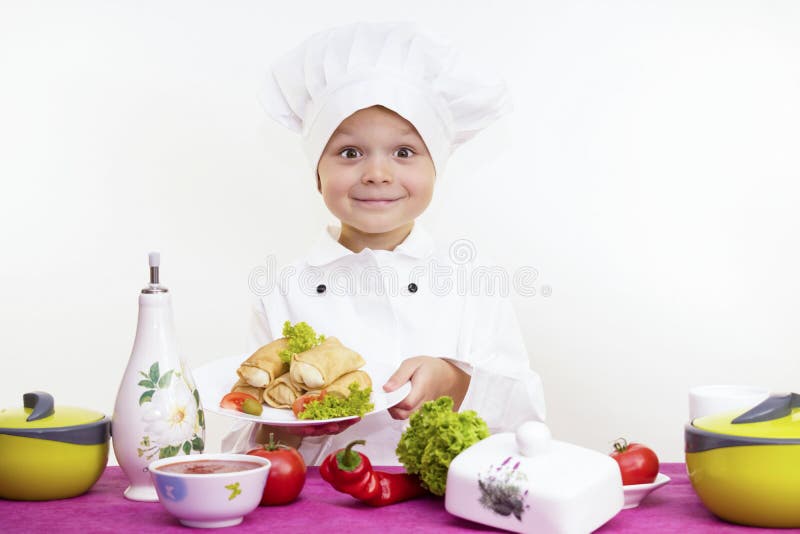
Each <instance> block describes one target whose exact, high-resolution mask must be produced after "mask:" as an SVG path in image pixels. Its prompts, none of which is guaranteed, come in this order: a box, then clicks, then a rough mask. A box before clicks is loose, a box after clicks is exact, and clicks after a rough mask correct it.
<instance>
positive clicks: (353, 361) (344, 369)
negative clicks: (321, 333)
mask: <svg viewBox="0 0 800 534" xmlns="http://www.w3.org/2000/svg"><path fill="white" fill-rule="evenodd" d="M365 363H366V362H365V361H364V358H362V357H361V355H360V354H358V353H357V352H356V351H354V350H351V349H348V348H347V347H345V346H344V345H342V343H341V341H339V340H338V339H336V338H335V337H328V338H325V341H323V342H322V343H320V344H319V345H317V346H316V347H313V348H311V349H308V350H307V351H305V352H301V353H298V354H295V355H294V356H292V364H291V368H290V371H289V374H291V376H292V379H293V380H294V381H295V382H297V383H298V384H301V385H303V386H305V387H306V388H307V389H321V388H324V387H325V386H327V385H328V384H331V383H332V382H333V381H334V380H336V379H337V378H339V377H340V376H342V375H343V374H345V373H349V372H350V371H355V370H356V369H358V368H360V367H363V366H364V364H365Z"/></svg>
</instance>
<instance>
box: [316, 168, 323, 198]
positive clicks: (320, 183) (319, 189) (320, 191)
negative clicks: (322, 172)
mask: <svg viewBox="0 0 800 534" xmlns="http://www.w3.org/2000/svg"><path fill="white" fill-rule="evenodd" d="M317 191H319V193H320V194H322V181H321V180H320V179H319V173H317Z"/></svg>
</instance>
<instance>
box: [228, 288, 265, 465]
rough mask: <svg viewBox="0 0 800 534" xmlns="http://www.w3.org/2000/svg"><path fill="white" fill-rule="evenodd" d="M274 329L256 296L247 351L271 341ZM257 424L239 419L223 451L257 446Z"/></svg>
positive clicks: (254, 349) (252, 307)
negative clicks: (271, 327)
mask: <svg viewBox="0 0 800 534" xmlns="http://www.w3.org/2000/svg"><path fill="white" fill-rule="evenodd" d="M273 339H274V338H273V337H272V331H271V329H270V326H269V321H268V320H267V311H266V309H265V307H264V302H263V301H262V300H261V299H260V298H254V299H253V301H252V306H251V314H250V329H249V331H248V333H247V342H246V348H247V353H248V354H252V353H253V352H255V351H256V350H257V349H258V348H259V347H262V346H264V345H266V344H267V343H269V342H271V341H272V340H273ZM256 430H257V426H256V425H255V424H253V423H249V422H247V421H243V420H240V419H237V420H236V422H235V423H234V424H233V425H231V428H230V429H229V430H228V433H227V434H225V436H223V437H222V445H221V447H220V449H221V450H222V452H235V453H243V452H247V451H249V450H250V449H253V448H254V447H255V446H256V442H255V439H254V438H255V433H256Z"/></svg>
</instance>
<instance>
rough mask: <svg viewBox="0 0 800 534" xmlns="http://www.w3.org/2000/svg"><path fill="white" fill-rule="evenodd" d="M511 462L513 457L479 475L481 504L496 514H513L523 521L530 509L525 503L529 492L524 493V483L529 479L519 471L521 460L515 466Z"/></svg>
mask: <svg viewBox="0 0 800 534" xmlns="http://www.w3.org/2000/svg"><path fill="white" fill-rule="evenodd" d="M511 460H512V457H511V456H509V457H508V458H506V459H505V460H504V461H503V463H502V464H500V465H499V466H497V467H495V466H494V465H490V466H489V468H488V469H487V470H486V473H484V474H483V475H480V474H479V475H478V486H479V487H480V490H481V498H480V500H479V502H480V503H481V505H482V506H483V507H484V508H488V509H489V510H492V511H493V512H495V513H496V514H500V515H503V516H508V515H511V514H513V515H514V517H516V518H517V519H519V520H520V521H522V514H523V513H524V512H525V510H527V509H528V508H530V505H529V504H526V503H525V498H526V497H527V496H528V490H525V491H524V492H523V491H522V483H523V482H526V481H527V480H528V478H527V477H526V476H525V473H523V472H522V471H519V460H518V461H517V462H516V463H515V464H514V465H513V466H512V465H511Z"/></svg>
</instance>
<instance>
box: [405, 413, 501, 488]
mask: <svg viewBox="0 0 800 534" xmlns="http://www.w3.org/2000/svg"><path fill="white" fill-rule="evenodd" d="M487 437H489V428H488V427H487V426H486V422H485V421H484V420H483V419H481V418H480V417H479V416H478V414H477V413H475V412H474V411H472V410H467V411H465V412H461V413H457V412H454V411H453V399H451V398H450V397H440V398H438V399H436V400H433V401H428V402H426V403H425V404H423V405H422V407H421V408H420V409H419V410H418V411H417V412H415V413H414V414H412V415H411V417H410V418H409V426H408V428H406V430H405V432H403V435H402V436H401V437H400V442H399V443H398V444H397V450H396V452H397V458H398V459H399V460H400V463H402V464H403V465H404V466H405V468H406V471H407V472H408V473H411V474H416V475H419V477H420V480H422V483H423V484H424V485H425V487H426V488H428V490H430V492H431V493H433V494H435V495H444V491H445V485H446V483H447V470H448V468H449V467H450V462H452V461H453V458H455V457H456V456H458V454H459V453H461V451H463V450H464V449H466V448H467V447H469V446H471V445H473V444H475V443H477V442H478V441H480V440H482V439H484V438H487Z"/></svg>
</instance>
